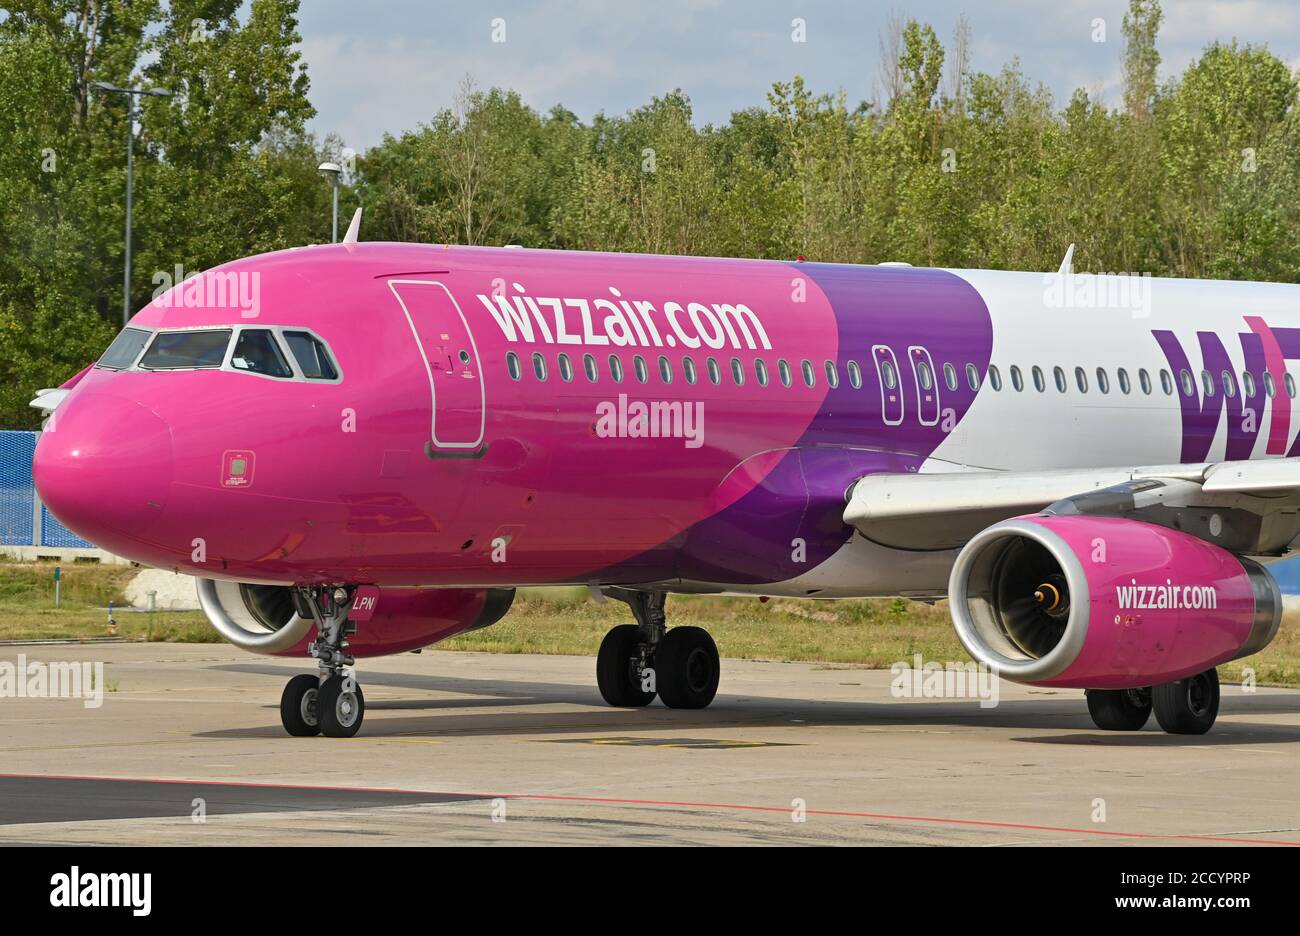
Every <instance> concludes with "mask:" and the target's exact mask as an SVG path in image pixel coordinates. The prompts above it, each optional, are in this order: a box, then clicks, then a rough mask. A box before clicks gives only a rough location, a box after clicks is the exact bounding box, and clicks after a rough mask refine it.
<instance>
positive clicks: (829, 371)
mask: <svg viewBox="0 0 1300 936" xmlns="http://www.w3.org/2000/svg"><path fill="white" fill-rule="evenodd" d="M826 383H827V384H829V385H830V388H831V389H832V390H834V389H835V388H836V387H838V386H839V385H840V372H839V371H838V370H837V369H836V368H835V362H834V361H827V362H826Z"/></svg>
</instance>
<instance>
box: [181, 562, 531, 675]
mask: <svg viewBox="0 0 1300 936" xmlns="http://www.w3.org/2000/svg"><path fill="white" fill-rule="evenodd" d="M198 585H199V604H200V605H201V606H202V608H203V613H204V614H206V615H207V618H208V620H209V621H210V622H211V623H212V626H213V627H215V628H216V629H217V631H218V633H220V634H221V636H222V637H224V638H226V640H229V641H230V642H231V643H232V644H234V645H235V646H237V647H240V648H241V649H244V650H250V651H252V652H253V653H264V654H269V655H274V656H302V655H304V654H305V653H306V651H307V646H308V645H309V644H310V643H311V642H312V640H313V639H314V638H315V636H316V634H315V624H314V622H313V621H312V620H311V618H310V617H306V618H304V617H303V616H301V615H299V614H298V611H297V607H296V606H295V604H294V600H293V590H292V589H291V588H289V587H288V586H284V585H249V584H245V583H242V582H224V581H217V580H215V579H199V580H198ZM514 598H515V591H514V589H513V588H383V589H380V592H379V599H378V601H377V602H376V605H375V612H374V615H373V616H372V617H371V618H370V619H369V620H368V621H366V622H365V623H364V624H362V625H361V626H359V627H358V628H357V632H356V633H355V634H352V635H351V636H349V637H348V653H350V654H351V655H352V656H354V657H372V656H383V655H385V654H389V653H405V652H406V651H408V650H418V649H419V648H421V647H427V646H429V645H430V644H434V643H437V642H438V641H440V640H446V639H447V638H448V637H455V636H456V635H457V634H463V633H465V632H466V631H472V630H478V629H479V628H482V627H487V626H489V625H491V624H495V623H496V622H497V621H499V620H501V618H502V617H504V616H505V613H506V612H507V611H508V610H510V605H511V603H512V602H513V601H514Z"/></svg>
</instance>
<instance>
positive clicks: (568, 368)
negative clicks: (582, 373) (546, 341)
mask: <svg viewBox="0 0 1300 936" xmlns="http://www.w3.org/2000/svg"><path fill="white" fill-rule="evenodd" d="M557 361H558V363H559V365H560V379H561V380H563V381H564V382H565V383H568V382H569V381H570V380H572V379H573V363H572V362H571V361H570V360H569V356H568V355H567V354H565V353H564V352H563V351H561V352H560V354H559V357H558V358H557Z"/></svg>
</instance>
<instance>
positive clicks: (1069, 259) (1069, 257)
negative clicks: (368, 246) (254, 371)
mask: <svg viewBox="0 0 1300 936" xmlns="http://www.w3.org/2000/svg"><path fill="white" fill-rule="evenodd" d="M360 210H361V209H360V208H358V209H357V211H360ZM353 223H354V224H355V223H356V222H355V221H354V222H353ZM348 233H349V234H351V233H352V232H351V230H349V231H348ZM1056 272H1057V273H1058V274H1060V275H1061V276H1065V275H1066V274H1068V273H1073V272H1074V245H1073V244H1071V245H1070V246H1069V247H1068V248H1066V251H1065V259H1063V260H1062V261H1061V268H1060V269H1059V270H1057V271H1056Z"/></svg>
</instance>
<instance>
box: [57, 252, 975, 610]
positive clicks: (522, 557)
mask: <svg viewBox="0 0 1300 936" xmlns="http://www.w3.org/2000/svg"><path fill="white" fill-rule="evenodd" d="M231 274H234V275H235V276H234V277H231V276H230V275H231ZM214 275H221V276H224V277H227V279H228V281H229V290H228V291H227V295H226V296H225V297H224V300H219V301H218V302H217V303H215V304H214V302H213V294H212V291H211V289H209V290H208V291H207V293H206V294H205V293H204V289H203V288H202V286H201V284H202V281H203V279H204V277H212V276H214ZM239 277H243V279H242V280H240V279H239ZM240 288H242V289H243V293H242V294H241V293H240V292H239V289H240ZM187 289H188V290H190V292H189V294H187V293H186V290H187ZM834 290H839V292H840V294H841V298H840V299H839V300H838V301H839V302H840V303H841V304H844V303H853V302H855V301H856V302H858V303H860V308H840V309H836V308H834V307H833V304H832V299H831V298H830V297H828V292H832V291H834ZM241 296H242V298H241ZM855 296H857V297H858V298H857V299H856V300H855V298H854V297H855ZM250 299H255V302H254V301H250ZM926 303H929V304H930V306H932V307H933V308H930V306H927V305H926ZM922 306H925V308H922ZM927 309H929V311H927ZM927 316H928V319H927ZM890 321H893V322H894V323H895V324H893V325H892V326H891V325H889V324H887V323H888V322H890ZM854 323H856V326H855V324H854ZM131 324H132V326H134V327H139V328H146V329H172V328H195V327H199V326H285V327H301V328H308V329H310V330H311V331H312V332H314V333H315V334H316V335H318V336H320V337H321V338H322V339H323V340H324V341H325V342H326V343H327V344H328V346H329V348H330V350H331V352H332V353H333V356H334V358H335V360H336V361H337V365H338V369H339V370H340V372H341V379H339V380H338V381H337V382H324V381H318V382H313V381H308V380H279V379H275V378H270V377H266V376H262V375H258V374H250V373H242V372H238V371H234V370H230V369H221V370H216V369H196V370H167V371H153V372H149V371H142V370H138V369H132V370H104V369H100V368H94V369H91V370H89V371H87V372H86V373H85V374H84V375H83V376H82V377H81V378H80V379H79V380H77V381H76V383H75V385H74V386H72V388H71V392H70V394H69V396H68V397H67V398H66V399H65V400H64V402H63V403H62V405H61V406H60V408H59V410H58V412H57V414H56V419H55V424H54V426H53V427H52V431H47V432H45V433H44V434H43V437H42V440H41V442H40V445H39V447H38V451H37V455H36V464H35V471H36V477H37V483H38V485H39V489H40V491H41V494H42V496H43V498H44V499H45V501H46V503H47V504H48V505H49V506H50V508H51V510H52V511H53V512H54V513H55V515H56V516H57V517H59V518H60V519H61V520H62V521H63V522H65V523H66V524H67V525H68V526H69V527H71V528H72V529H74V530H76V531H77V532H78V533H80V534H81V535H83V536H85V537H87V538H88V539H90V540H91V541H93V542H95V543H96V544H98V545H100V546H102V547H103V548H106V549H109V550H112V551H114V552H117V553H119V554H121V555H124V556H128V557H130V558H132V559H136V560H138V561H141V562H145V563H149V564H151V565H156V566H162V567H174V568H179V569H182V570H185V571H191V572H195V573H197V574H201V575H205V576H208V577H218V578H228V579H237V580H243V581H260V582H273V583H309V582H315V583H321V582H337V581H350V582H372V583H377V584H388V585H452V584H474V585H496V584H501V585H506V584H521V583H551V582H592V581H603V582H626V583H636V582H661V581H673V580H691V581H708V582H720V583H736V584H740V583H747V584H754V583H760V582H765V581H773V582H775V581H780V580H782V579H787V578H791V577H793V576H796V575H798V574H800V573H801V572H802V571H804V570H806V569H807V568H808V567H809V565H810V564H816V563H817V562H820V561H822V560H824V559H825V558H826V557H827V556H829V555H830V554H831V553H833V552H834V551H835V550H836V549H838V548H839V547H840V546H842V545H843V543H844V542H845V541H846V540H847V539H848V537H849V535H850V530H849V528H847V527H846V526H844V524H843V522H842V520H840V519H839V517H838V515H837V514H838V512H839V511H842V508H843V503H844V500H843V495H844V491H845V490H846V488H847V486H848V485H849V484H851V483H852V481H853V480H854V479H855V478H857V477H860V476H861V475H862V474H864V473H869V472H872V471H879V470H894V471H903V470H915V468H916V466H917V465H919V464H920V462H921V461H923V460H924V458H925V456H926V455H927V454H928V453H929V452H930V451H932V450H933V448H934V447H935V446H936V445H937V444H938V443H939V442H940V440H941V439H942V437H943V434H944V430H942V429H941V428H940V427H939V426H938V425H937V419H935V420H930V419H926V418H925V415H924V412H923V410H924V401H923V400H920V399H919V398H918V403H920V404H921V410H922V411H920V412H918V416H919V418H917V419H914V420H912V424H910V425H907V426H899V425H897V424H895V425H893V426H890V425H889V422H890V420H889V412H888V411H889V410H890V408H891V407H892V406H894V405H896V403H897V401H896V400H895V399H893V398H892V397H893V396H896V394H893V395H891V394H889V393H882V392H880V391H879V389H878V388H877V389H875V390H873V389H872V388H874V387H875V386H876V385H875V383H874V381H875V380H876V373H877V372H876V370H875V368H874V366H873V365H872V364H870V363H869V362H870V361H871V357H872V353H873V351H872V348H873V346H875V345H880V346H881V350H879V351H878V353H879V354H882V355H883V354H885V353H889V354H891V355H892V356H893V357H894V360H895V364H894V367H895V368H896V369H898V370H904V369H906V364H907V360H906V355H907V354H908V353H909V351H908V347H909V342H908V339H907V338H906V336H905V335H904V334H902V332H901V328H902V327H903V326H904V324H905V325H906V327H908V328H910V329H912V330H914V331H915V332H916V333H917V334H920V333H921V330H922V329H926V330H929V331H930V333H931V336H932V337H931V341H930V345H929V348H928V350H927V353H934V354H935V355H936V357H940V356H943V355H942V354H941V352H942V351H943V350H944V348H943V346H944V345H948V346H951V347H954V348H955V347H958V346H959V347H960V348H961V353H960V354H959V355H957V356H958V357H960V358H961V359H962V360H967V359H969V360H972V361H974V362H975V363H976V365H977V366H978V367H979V368H980V369H981V370H982V369H983V368H984V367H985V366H986V365H987V362H988V353H989V345H990V341H991V326H990V323H989V318H988V313H987V310H986V309H985V308H984V306H983V303H982V302H981V301H980V300H979V298H978V296H977V295H976V294H975V292H974V290H973V289H971V288H970V287H969V286H968V285H967V284H966V283H964V282H963V281H961V280H960V279H959V278H958V277H956V276H953V275H951V274H948V273H945V272H943V271H936V270H915V271H911V270H900V269H884V268H864V267H857V268H854V267H829V266H824V265H814V264H796V263H782V262H764V261H743V260H721V259H690V258H667V257H643V256H624V255H615V254H580V253H572V254H569V253H559V252H549V251H524V250H508V249H491V248H443V247H431V246H415V245H400V244H359V245H346V246H335V247H316V248H306V249H301V250H289V251H283V252H279V253H274V254H268V255H264V256H259V257H253V258H249V259H246V260H241V261H237V262H235V263H231V264H227V265H225V266H223V267H220V268H218V269H217V270H215V271H209V273H207V274H204V275H203V276H201V277H198V278H196V279H195V280H190V281H187V282H185V283H182V284H180V285H178V286H176V287H174V288H173V289H172V290H171V291H170V292H169V293H167V294H164V295H163V296H161V297H160V298H159V299H157V300H155V301H154V302H152V303H151V304H149V305H148V306H146V307H145V308H144V309H142V310H141V311H140V312H139V313H138V314H137V315H136V316H135V317H134V319H133V320H132V323H131ZM855 328H856V330H855ZM891 328H892V329H893V330H894V331H898V332H899V334H897V335H891V334H889V332H890V330H891ZM530 331H531V335H530V334H528V333H529V332H530ZM846 339H851V340H852V345H853V346H852V347H851V348H846V347H842V342H844V341H845V340H846ZM885 349H888V351H886V350H885ZM510 352H513V353H514V354H515V355H516V356H517V360H518V372H519V373H518V377H516V376H515V375H514V374H513V373H512V372H511V368H510V366H509V365H508V363H507V358H506V356H507V354H508V353H510ZM561 354H565V355H567V357H568V364H567V366H566V365H563V364H562V362H561V359H560V355H561ZM611 354H615V355H617V357H618V359H619V360H618V367H620V368H621V369H622V371H623V374H622V379H621V382H615V380H614V379H613V375H612V374H611V370H612V367H613V365H611V362H610V355H611ZM534 355H540V356H541V361H542V364H543V365H544V366H545V369H546V379H545V380H540V379H538V377H537V374H536V372H535V362H534ZM586 355H591V357H592V360H591V361H588V360H586V357H585V356H586ZM948 356H952V355H948ZM849 357H853V358H855V359H857V360H858V361H860V362H861V363H860V364H856V365H855V367H858V368H859V371H858V372H859V373H861V374H864V375H866V376H864V377H862V378H858V377H855V378H854V381H855V382H857V383H859V385H861V383H862V382H863V380H868V381H869V383H868V384H867V386H866V387H861V386H859V387H858V388H853V387H850V385H849V377H848V374H847V373H846V371H845V361H846V359H847V358H849ZM687 358H689V359H690V365H687V362H686V359H687ZM760 359H761V360H762V361H763V365H762V366H765V367H766V369H767V385H766V386H763V385H760V382H759V380H758V379H757V375H756V370H755V369H756V366H758V365H757V361H759V360H760ZM711 361H712V362H713V363H711ZM805 361H806V362H808V363H807V364H806V365H805V364H804V363H803V362H805ZM828 361H830V362H835V365H836V367H837V369H838V370H837V374H836V376H837V377H838V380H839V387H838V388H832V387H831V386H829V381H828V373H827V370H826V362H828ZM642 362H643V363H642ZM779 362H786V363H784V364H781V363H779ZM900 362H901V366H900ZM593 363H594V368H593ZM688 366H693V372H694V373H693V376H694V382H693V383H691V382H688V375H687V373H686V369H687V367H688ZM787 366H788V368H789V372H788V375H787V374H786V373H785V368H786V367H787ZM807 368H811V371H812V383H813V386H812V387H808V386H807V385H806V383H807V382H806V378H805V373H804V371H805V370H806V369H807ZM570 369H571V371H570ZM661 369H662V370H661ZM589 370H590V371H591V373H594V374H595V375H596V379H595V380H594V381H593V380H591V379H590V374H589V373H588V371H589ZM715 371H716V372H715ZM733 371H738V372H739V373H740V374H741V375H742V377H743V379H744V383H743V384H742V385H739V386H738V385H737V383H736V380H735V374H734V373H733ZM868 372H869V373H868ZM664 373H667V374H668V375H669V376H670V378H671V382H665V380H664ZM642 375H644V377H645V381H644V382H642V380H641V379H640V377H641V376H642ZM783 377H785V379H786V380H788V381H789V383H790V386H788V387H787V386H785V385H784V381H783ZM715 380H716V381H717V382H716V383H715V382H714V381H715ZM902 392H906V387H900V388H899V390H898V393H902ZM973 396H974V393H973V392H967V393H952V394H949V398H948V400H947V401H946V403H947V405H948V406H950V407H955V409H956V416H957V418H960V415H961V414H962V413H963V412H964V411H965V409H966V407H968V406H969V405H970V402H971V399H972V398H973ZM841 397H842V399H840V398H841ZM833 404H838V405H833ZM641 407H644V410H641V409H640V408H641ZM652 407H653V409H652ZM936 415H937V414H936ZM660 428H662V430H663V433H660V432H659V431H658V430H659V429H660ZM883 429H890V430H891V431H890V432H889V436H888V442H889V444H888V445H885V444H884V443H885V442H886V439H885V437H884V435H883V433H882V430H883ZM236 459H237V460H239V462H240V464H241V466H243V468H244V471H245V473H244V474H242V475H241V476H239V477H237V478H236V477H234V476H232V475H231V473H230V472H231V463H232V460H236ZM796 540H802V541H803V542H804V554H803V555H795V553H796V551H797V550H795V549H792V546H791V544H792V543H794V542H795V541H796Z"/></svg>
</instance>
